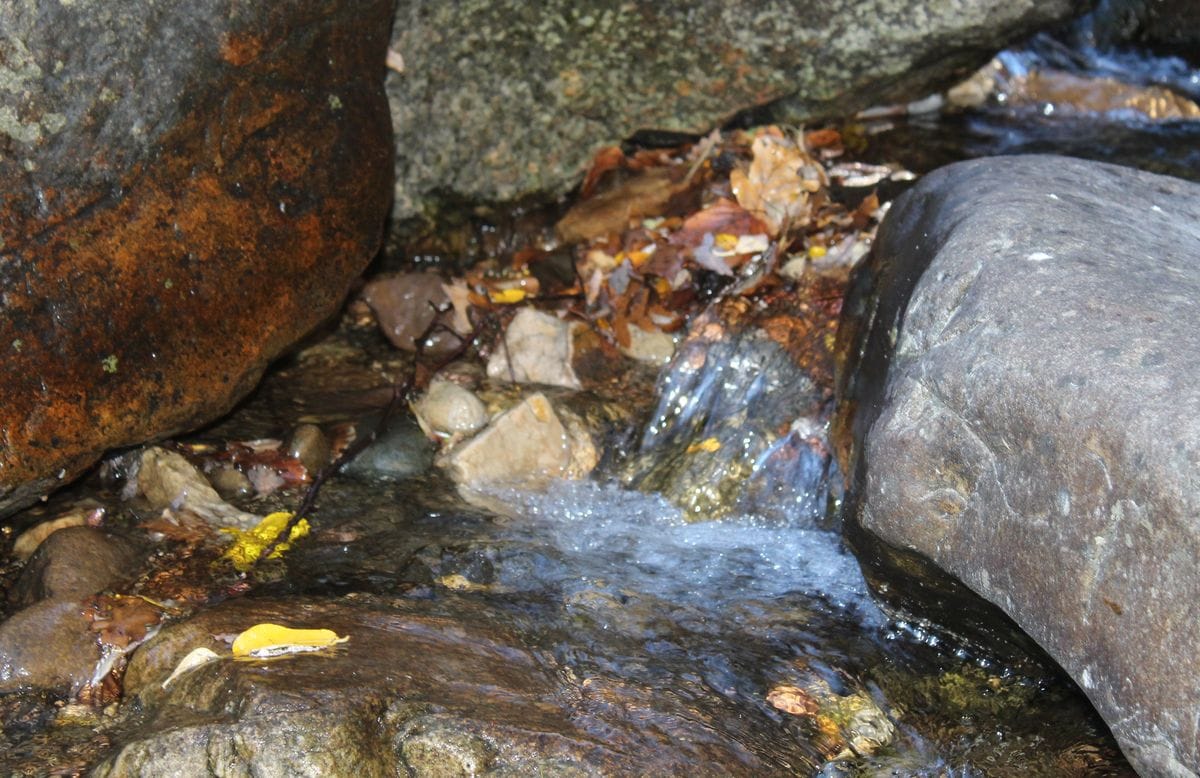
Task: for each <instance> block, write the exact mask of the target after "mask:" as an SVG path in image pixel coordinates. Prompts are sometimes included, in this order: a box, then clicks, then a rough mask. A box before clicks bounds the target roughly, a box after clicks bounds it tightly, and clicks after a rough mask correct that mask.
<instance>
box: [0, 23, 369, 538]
mask: <svg viewBox="0 0 1200 778" xmlns="http://www.w3.org/2000/svg"><path fill="white" fill-rule="evenodd" d="M391 11H392V5H391V3H389V2H384V1H383V0H379V1H373V2H369V3H367V4H363V3H336V4H334V5H332V6H331V5H329V4H327V3H313V2H305V1H304V0H294V1H292V2H287V3H283V4H278V3H277V4H271V5H270V6H266V5H264V6H255V7H250V6H240V5H237V6H231V4H230V3H228V2H224V1H223V0H213V1H212V2H205V3H200V4H189V5H186V6H170V7H157V6H153V5H152V4H145V5H137V6H128V5H122V6H114V5H112V4H109V3H104V2H76V3H67V4H64V3H56V2H40V1H39V0H22V1H21V2H16V3H6V4H5V5H4V6H3V8H0V30H2V31H3V32H0V61H2V62H3V64H2V65H0V94H3V98H2V102H0V147H2V148H3V149H4V153H3V155H0V191H2V192H4V194H3V196H0V292H2V294H0V300H2V301H3V302H2V303H0V343H3V347H2V353H3V355H4V356H3V363H4V370H3V375H2V376H0V392H2V394H3V397H4V402H3V404H2V407H0V433H2V437H3V439H4V441H5V444H4V447H3V448H2V449H0V516H2V515H8V514H10V513H11V512H12V511H14V510H16V509H17V508H19V507H21V506H23V505H28V504H29V503H31V502H32V501H34V500H35V499H37V498H38V497H39V496H41V495H43V494H45V493H46V492H47V491H48V490H50V489H51V488H53V487H54V486H56V485H59V484H61V483H62V482H64V481H66V480H70V479H72V478H74V477H75V476H76V475H78V474H79V473H80V472H81V471H82V470H83V469H84V468H86V467H87V466H88V465H90V464H91V463H92V462H93V461H94V460H95V459H96V458H97V457H98V456H99V455H100V453H101V452H102V451H103V450H104V449H106V448H110V447H117V446H122V445H128V444H132V443H136V442H140V441H143V440H145V439H147V438H149V437H151V436H155V435H159V436H161V435H165V434H170V433H173V432H178V431H180V430H183V429H186V428H189V427H193V426H195V425H198V424H200V423H202V422H204V421H206V420H209V419H211V418H213V417H214V416H216V415H217V414H220V413H223V412H225V411H226V410H228V409H229V407H230V406H231V405H232V404H233V402H234V401H235V400H236V399H238V398H239V397H240V396H241V395H243V394H245V393H246V392H247V391H248V390H249V389H250V388H251V387H252V386H253V385H254V383H255V382H256V381H257V380H258V378H259V376H260V375H261V372H262V370H263V369H264V368H265V366H266V364H267V363H268V361H269V360H271V359H273V358H274V357H275V356H277V355H278V354H279V353H280V352H281V351H282V350H283V349H284V348H286V347H287V346H288V345H290V344H291V343H292V342H294V341H295V340H296V339H297V338H298V337H300V336H301V335H303V334H305V333H306V332H308V331H309V330H311V329H312V328H313V327H314V326H315V325H316V324H317V323H319V322H320V321H321V320H322V319H323V318H325V317H326V316H328V315H329V314H331V313H333V311H334V310H335V309H336V306H337V304H338V302H339V301H340V300H341V298H342V297H343V296H344V294H345V292H346V290H347V288H348V286H349V284H350V282H351V280H352V279H353V278H354V276H355V275H357V273H359V272H360V271H361V269H362V268H363V266H364V265H365V264H366V262H367V261H368V260H369V259H370V257H371V256H372V255H373V254H374V252H375V249H376V247H377V245H378V242H379V238H380V235H381V229H382V221H383V218H384V215H385V212H386V207H387V200H388V191H389V185H390V175H391V169H392V165H391V156H392V154H391V144H390V134H389V127H388V120H387V107H386V104H385V99H384V95H383V92H382V89H381V85H380V83H379V81H380V77H381V72H380V71H381V67H382V66H381V64H380V63H382V62H383V59H384V52H385V44H386V41H385V37H386V35H387V30H388V27H389V22H388V20H389V15H390V13H391Z"/></svg>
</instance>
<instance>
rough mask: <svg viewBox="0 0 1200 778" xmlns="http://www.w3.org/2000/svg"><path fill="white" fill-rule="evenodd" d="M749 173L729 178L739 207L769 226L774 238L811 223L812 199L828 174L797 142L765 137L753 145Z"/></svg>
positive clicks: (763, 135) (735, 174)
mask: <svg viewBox="0 0 1200 778" xmlns="http://www.w3.org/2000/svg"><path fill="white" fill-rule="evenodd" d="M750 148H751V151H752V153H753V154H754V159H753V161H751V163H750V167H749V168H748V169H747V170H742V169H741V168H738V169H737V170H734V171H733V172H732V173H730V174H729V183H730V185H731V186H732V187H733V193H734V196H735V197H737V200H738V203H740V204H741V205H742V207H743V208H745V209H746V210H747V211H750V213H752V214H754V215H755V216H757V217H759V218H760V219H762V220H763V222H765V223H766V225H767V227H768V228H769V230H770V235H771V237H773V238H775V237H779V234H780V232H781V231H782V230H783V228H784V227H785V226H786V225H791V226H799V225H802V224H804V223H805V222H807V221H808V216H809V212H810V210H811V205H810V203H809V195H810V194H811V193H813V192H816V191H818V190H820V189H821V188H822V187H823V186H824V184H825V174H824V170H823V168H822V167H821V165H820V164H819V163H817V162H816V161H815V160H814V159H813V158H812V157H810V156H808V154H807V153H805V152H804V150H803V149H801V148H799V147H798V146H797V145H796V144H795V143H794V142H793V141H790V140H787V139H785V138H777V137H772V136H770V135H766V134H762V135H759V136H758V137H757V138H755V139H754V143H753V144H751V147H750Z"/></svg>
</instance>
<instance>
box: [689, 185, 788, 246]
mask: <svg viewBox="0 0 1200 778" xmlns="http://www.w3.org/2000/svg"><path fill="white" fill-rule="evenodd" d="M766 231H767V225H766V224H765V223H763V221H762V220H761V219H759V218H757V217H756V216H755V215H754V214H752V213H750V211H748V210H746V209H745V208H743V207H742V206H741V205H739V204H738V203H735V202H734V201H733V200H730V199H728V198H724V197H722V198H720V199H718V200H717V201H716V202H714V203H713V204H712V205H710V206H708V207H707V208H705V209H704V210H702V211H697V212H696V213H694V214H692V215H691V216H689V217H688V218H687V219H685V220H684V222H683V225H682V226H681V227H680V228H679V229H678V230H676V231H675V232H674V233H673V234H672V235H671V244H672V245H675V246H684V247H687V248H694V247H696V246H699V245H700V244H701V243H702V242H703V241H704V236H706V235H720V234H726V235H753V234H757V233H765V232H766Z"/></svg>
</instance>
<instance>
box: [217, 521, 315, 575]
mask: <svg viewBox="0 0 1200 778" xmlns="http://www.w3.org/2000/svg"><path fill="white" fill-rule="evenodd" d="M291 518H292V514H291V513H288V512H286V511H281V512H279V513H272V514H270V515H268V516H266V517H265V518H264V519H263V520H262V521H260V522H259V523H258V524H257V526H255V527H254V528H253V529H248V530H244V531H243V530H240V529H234V528H225V529H222V530H221V531H222V532H225V533H227V534H229V535H233V538H234V540H233V545H232V546H230V547H229V548H228V549H227V550H226V551H225V553H224V554H222V555H221V558H222V559H228V560H229V561H230V562H232V563H233V566H234V568H235V569H237V570H238V571H240V572H243V573H244V572H246V571H247V570H249V569H250V568H251V567H253V566H254V563H255V562H257V561H258V558H259V557H260V556H261V555H262V552H263V551H264V550H265V549H266V548H267V546H269V545H271V543H272V542H273V541H274V540H275V538H277V537H279V533H281V532H283V528H284V527H286V526H287V523H288V521H290V520H291ZM307 534H308V519H300V521H298V522H296V526H294V527H292V531H291V532H290V533H289V534H288V538H287V540H286V541H285V542H283V543H280V544H279V545H278V546H276V547H275V550H274V551H272V552H271V555H270V558H271V559H275V558H278V557H280V556H283V552H284V551H287V550H288V549H289V548H291V545H292V543H293V542H294V541H296V540H299V539H300V538H302V537H304V536H305V535H307Z"/></svg>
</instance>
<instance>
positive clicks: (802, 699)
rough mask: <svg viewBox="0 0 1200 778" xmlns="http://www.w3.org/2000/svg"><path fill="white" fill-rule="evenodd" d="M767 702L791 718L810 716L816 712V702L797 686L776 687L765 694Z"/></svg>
mask: <svg viewBox="0 0 1200 778" xmlns="http://www.w3.org/2000/svg"><path fill="white" fill-rule="evenodd" d="M767 702H769V703H771V705H772V706H773V707H774V708H776V709H777V710H781V711H783V712H784V713H790V714H791V715H793V716H812V715H815V714H816V712H817V701H816V700H814V699H813V697H812V695H811V694H809V693H808V692H806V691H804V690H803V689H801V688H800V687H799V686H776V687H775V688H774V689H772V690H771V691H769V692H767Z"/></svg>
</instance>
